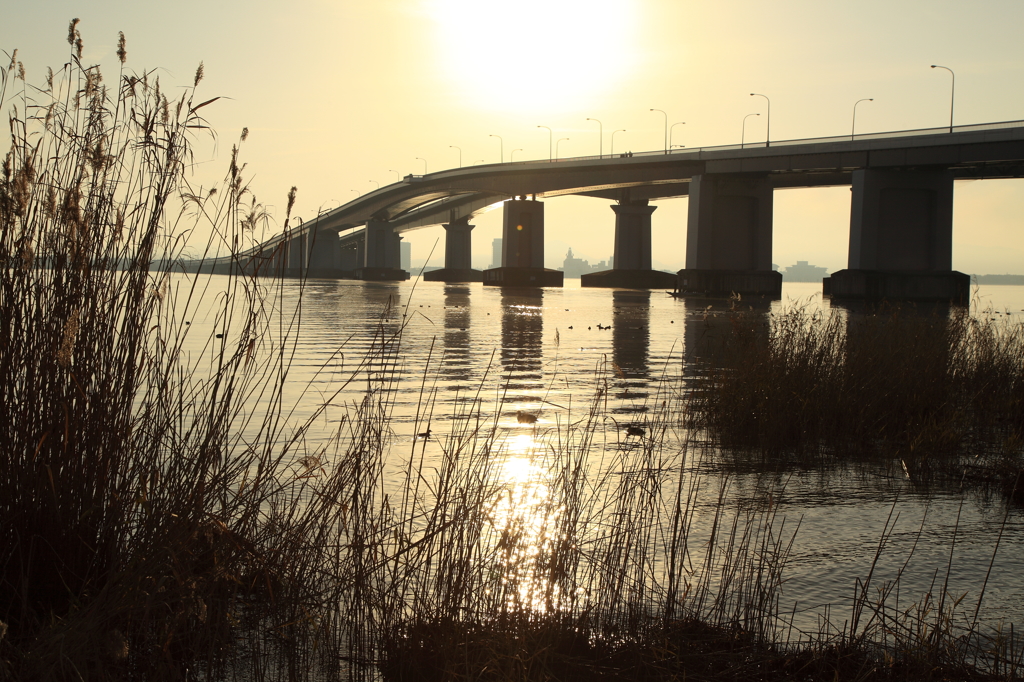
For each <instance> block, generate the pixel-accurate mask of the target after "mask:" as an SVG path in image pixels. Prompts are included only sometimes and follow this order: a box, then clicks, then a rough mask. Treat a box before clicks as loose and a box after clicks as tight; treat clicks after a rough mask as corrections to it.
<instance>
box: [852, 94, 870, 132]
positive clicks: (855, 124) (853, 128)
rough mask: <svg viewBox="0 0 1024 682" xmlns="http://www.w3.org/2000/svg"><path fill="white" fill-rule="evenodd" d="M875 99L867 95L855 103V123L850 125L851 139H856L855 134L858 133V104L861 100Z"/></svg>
mask: <svg viewBox="0 0 1024 682" xmlns="http://www.w3.org/2000/svg"><path fill="white" fill-rule="evenodd" d="M874 101H875V98H874V97H865V98H864V99H859V100H857V101H856V102H854V103H853V125H852V126H850V139H851V140H853V139H854V135H855V134H856V133H857V105H858V104H860V103H861V102H874Z"/></svg>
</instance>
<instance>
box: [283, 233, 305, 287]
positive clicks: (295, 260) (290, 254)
mask: <svg viewBox="0 0 1024 682" xmlns="http://www.w3.org/2000/svg"><path fill="white" fill-rule="evenodd" d="M285 249H286V252H285V253H286V256H285V267H284V276H285V277H301V276H302V273H303V271H305V269H306V263H307V256H308V248H307V246H306V233H305V232H301V233H299V234H297V235H295V236H294V237H292V238H291V239H289V240H288V242H287V245H286V246H285Z"/></svg>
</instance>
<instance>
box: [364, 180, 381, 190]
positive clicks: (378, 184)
mask: <svg viewBox="0 0 1024 682" xmlns="http://www.w3.org/2000/svg"><path fill="white" fill-rule="evenodd" d="M367 182H372V183H373V184H375V185H377V189H380V183H379V182H377V181H376V180H367Z"/></svg>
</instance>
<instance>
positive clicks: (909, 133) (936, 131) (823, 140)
mask: <svg viewBox="0 0 1024 682" xmlns="http://www.w3.org/2000/svg"><path fill="white" fill-rule="evenodd" d="M1022 127H1024V121H999V122H996V123H974V124H970V125H959V126H953V128H952V131H951V130H950V127H949V126H942V127H941V128H915V129H912V130H892V131H887V132H881V133H857V134H856V135H832V136H829V137H806V138H800V139H795V140H772V141H771V144H770V145H768V144H766V143H765V142H764V141H761V142H747V143H744V144H723V145H712V146H708V147H684V148H682V149H671V150H668V151H666V150H664V149H659V150H657V151H648V152H625V153H619V154H605V155H603V156H598V155H596V154H595V155H593V156H568V157H564V158H561V159H550V160H549V163H569V162H576V161H598V160H601V159H613V158H614V159H618V158H630V157H636V156H639V157H652V156H666V155H667V156H688V155H694V156H695V157H697V158H699V157H700V155H701V154H703V153H705V152H719V151H731V150H737V149H759V148H760V149H763V148H766V147H788V146H796V145H804V144H827V143H830V142H851V141H865V140H886V139H894V138H900V137H917V136H920V135H948V134H949V133H950V132H954V133H970V132H981V131H985V130H1004V129H1008V128H1022ZM535 163H544V160H543V159H533V160H525V161H513V162H509V163H502V164H499V163H490V164H480V165H479V166H472V168H487V167H499V166H505V167H508V166H513V165H514V166H523V165H527V164H535Z"/></svg>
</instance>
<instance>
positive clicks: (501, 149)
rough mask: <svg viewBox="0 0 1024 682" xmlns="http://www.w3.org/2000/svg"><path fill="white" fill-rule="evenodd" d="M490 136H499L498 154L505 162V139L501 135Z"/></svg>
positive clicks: (502, 161)
mask: <svg viewBox="0 0 1024 682" xmlns="http://www.w3.org/2000/svg"><path fill="white" fill-rule="evenodd" d="M488 137H496V138H498V154H499V157H500V160H501V163H505V140H503V139H501V135H489V136H488Z"/></svg>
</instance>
